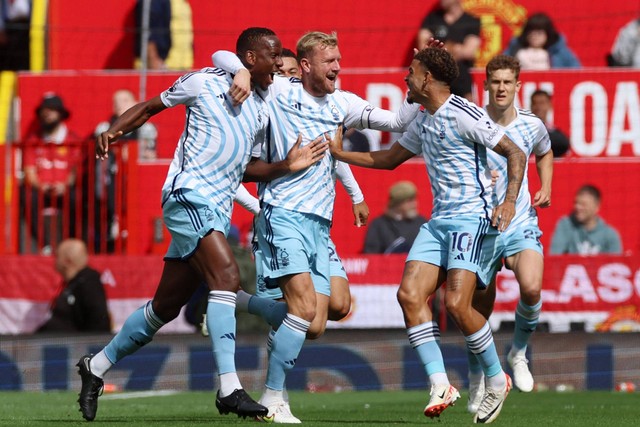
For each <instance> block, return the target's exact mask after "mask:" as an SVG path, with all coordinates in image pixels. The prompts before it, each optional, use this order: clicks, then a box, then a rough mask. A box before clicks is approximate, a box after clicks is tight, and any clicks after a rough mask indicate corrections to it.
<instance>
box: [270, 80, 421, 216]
mask: <svg viewBox="0 0 640 427" xmlns="http://www.w3.org/2000/svg"><path fill="white" fill-rule="evenodd" d="M268 101H269V102H268V103H269V106H270V110H269V115H270V119H271V123H270V132H269V133H268V137H267V140H266V142H265V144H264V145H263V150H262V156H261V158H262V160H265V161H267V162H277V161H280V160H283V159H284V158H285V157H286V155H287V153H288V152H289V150H290V149H291V147H293V145H294V144H295V142H296V140H297V138H298V135H302V145H303V146H304V145H306V144H308V143H309V142H311V141H313V140H314V139H316V138H317V137H319V136H323V135H324V134H325V133H326V134H328V135H330V136H331V137H333V135H334V134H335V131H336V129H337V128H338V126H339V125H341V124H344V125H345V126H346V127H347V128H357V129H364V128H370V129H377V130H385V131H394V132H398V131H402V130H404V129H405V128H406V126H407V125H408V124H409V123H410V122H411V121H412V120H413V118H414V117H415V115H416V114H417V111H418V107H417V106H412V105H410V104H408V103H406V102H405V103H404V105H403V106H402V108H401V109H400V111H399V112H398V113H392V112H390V111H386V110H382V109H380V108H375V107H372V106H371V105H370V104H369V103H368V102H367V101H365V100H364V99H362V98H360V97H359V96H357V95H355V94H353V93H351V92H347V91H343V90H336V91H335V92H334V93H332V94H328V95H325V96H323V97H319V98H318V97H314V96H312V95H310V94H309V93H308V92H306V91H305V90H304V88H303V86H302V82H301V81H300V80H298V79H295V78H291V79H287V78H283V77H279V76H276V77H275V79H274V83H273V84H272V85H271V86H270V87H269V95H268ZM335 168H336V162H335V161H334V159H333V157H332V156H331V155H330V154H329V152H328V151H327V153H326V155H325V157H324V158H323V159H322V160H321V161H320V162H318V163H316V164H315V165H313V166H311V167H310V168H308V169H306V170H303V171H300V172H297V173H295V174H289V175H285V176H283V177H280V178H277V179H274V180H272V181H271V182H269V183H263V184H260V185H259V193H260V197H261V199H262V200H263V202H265V203H268V204H269V205H272V206H278V207H281V208H284V209H288V210H292V211H296V212H303V213H309V214H313V215H317V216H320V217H322V218H325V219H328V220H331V218H332V215H333V205H334V199H335V185H334V182H335V177H334V174H335Z"/></svg>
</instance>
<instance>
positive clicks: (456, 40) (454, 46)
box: [416, 0, 480, 101]
mask: <svg viewBox="0 0 640 427" xmlns="http://www.w3.org/2000/svg"><path fill="white" fill-rule="evenodd" d="M431 37H433V38H436V39H439V40H441V41H442V42H444V44H445V47H446V48H447V50H448V51H449V52H451V54H452V55H453V57H454V58H455V60H456V62H457V63H458V68H459V69H460V76H459V77H458V78H457V79H456V80H455V81H454V82H453V84H452V85H451V92H452V93H453V94H455V95H459V96H462V97H465V98H467V99H468V100H470V101H471V100H472V99H471V98H472V96H471V93H472V92H471V74H470V73H469V71H470V69H471V68H472V67H473V64H474V62H475V60H476V57H477V55H478V51H479V49H480V19H478V18H476V17H475V16H473V15H470V14H468V13H466V12H465V11H464V9H463V7H462V2H461V0H440V5H439V7H438V8H436V9H435V10H433V11H431V12H430V13H429V14H427V16H426V17H425V18H424V20H423V21H422V25H421V26H420V30H419V31H418V37H417V42H416V47H417V48H418V49H424V48H425V47H426V46H427V42H428V41H429V38H431Z"/></svg>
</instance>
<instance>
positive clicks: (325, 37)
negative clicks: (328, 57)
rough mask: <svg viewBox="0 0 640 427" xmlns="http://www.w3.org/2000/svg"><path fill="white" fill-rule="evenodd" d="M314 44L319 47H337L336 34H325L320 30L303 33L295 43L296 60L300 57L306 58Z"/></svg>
mask: <svg viewBox="0 0 640 427" xmlns="http://www.w3.org/2000/svg"><path fill="white" fill-rule="evenodd" d="M316 46H320V47H321V48H327V47H337V46H338V35H337V34H336V33H335V32H333V33H331V34H327V33H323V32H320V31H311V32H309V33H307V34H305V35H303V36H302V37H300V40H298V43H297V45H296V50H297V54H298V61H300V60H301V59H302V58H308V57H309V54H310V53H311V52H312V51H313V48H314V47H316Z"/></svg>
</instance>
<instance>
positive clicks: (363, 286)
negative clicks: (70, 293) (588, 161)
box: [0, 255, 640, 335]
mask: <svg viewBox="0 0 640 427" xmlns="http://www.w3.org/2000/svg"><path fill="white" fill-rule="evenodd" d="M404 259H405V257H404V256H403V255H391V256H384V255H370V256H350V257H345V258H343V264H344V266H345V269H346V270H347V272H348V274H349V280H350V283H351V294H352V310H351V313H350V314H349V316H348V317H347V318H346V319H344V320H342V321H340V322H330V325H329V327H333V328H404V321H403V318H402V312H401V310H400V306H399V305H398V303H397V301H396V291H397V288H398V284H399V283H400V279H401V277H402V271H403V269H404ZM4 261H5V262H3V263H2V264H1V265H0V277H3V278H4V285H3V286H2V287H0V335H2V334H21V333H31V332H33V331H34V330H35V329H37V327H38V326H39V325H40V324H41V323H42V322H44V321H45V320H46V317H47V315H48V314H47V313H48V304H49V301H51V300H52V299H53V298H54V296H55V295H56V292H57V290H58V286H59V283H60V281H59V277H58V276H57V274H56V273H55V271H54V270H53V263H52V260H51V259H50V258H46V257H37V256H33V257H29V256H15V257H6V259H5V260H4ZM545 264H546V265H545V278H544V285H543V288H544V289H543V308H542V315H541V317H540V320H541V322H546V323H548V325H549V329H550V330H551V331H554V332H562V331H567V330H569V328H570V326H571V323H580V324H584V328H585V330H587V331H640V309H639V308H640V258H638V257H626V256H619V257H589V258H583V257H577V256H576V257H573V256H556V257H552V256H548V257H547V258H546V260H545ZM92 265H93V266H94V267H95V268H96V269H98V270H99V271H101V272H102V278H103V282H104V284H105V289H106V292H107V297H108V301H109V309H110V311H111V315H112V321H113V330H114V331H116V330H119V329H120V327H121V326H122V324H123V323H124V321H125V320H126V318H127V317H128V316H129V314H131V312H133V311H134V310H135V309H137V308H138V307H140V306H141V305H142V304H143V303H144V302H146V301H148V300H149V299H151V298H152V297H153V294H154V292H155V289H156V286H157V283H158V280H159V278H160V274H161V272H162V260H161V258H160V257H157V256H139V257H133V256H128V257H126V256H112V257H104V256H102V257H101V256H96V257H94V258H93V259H92ZM518 300H519V291H518V284H517V282H516V281H515V279H514V277H513V273H511V272H510V271H507V270H503V271H502V272H501V273H500V274H499V275H498V281H497V297H496V304H495V309H494V313H493V315H492V317H491V319H490V323H491V325H492V327H494V328H497V327H499V325H500V323H501V322H504V321H513V319H514V311H515V308H516V305H517V303H518ZM162 330H163V332H190V331H193V327H192V326H190V325H188V324H187V323H186V322H185V321H184V319H183V317H182V316H179V317H178V319H176V320H175V321H174V322H172V323H170V324H169V325H167V326H165V327H164V328H163V329H162Z"/></svg>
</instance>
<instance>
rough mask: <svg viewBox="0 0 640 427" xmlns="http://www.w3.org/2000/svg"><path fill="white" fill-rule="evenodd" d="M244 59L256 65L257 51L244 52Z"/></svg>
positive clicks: (249, 63)
mask: <svg viewBox="0 0 640 427" xmlns="http://www.w3.org/2000/svg"><path fill="white" fill-rule="evenodd" d="M244 59H245V61H246V62H247V64H248V65H251V66H254V65H256V53H255V52H254V51H252V50H248V51H246V52H245V54H244Z"/></svg>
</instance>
